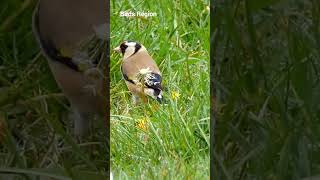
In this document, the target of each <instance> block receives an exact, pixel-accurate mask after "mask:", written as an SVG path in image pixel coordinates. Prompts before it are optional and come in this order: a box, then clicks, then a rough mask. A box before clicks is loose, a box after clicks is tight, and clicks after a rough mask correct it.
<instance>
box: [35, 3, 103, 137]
mask: <svg viewBox="0 0 320 180" xmlns="http://www.w3.org/2000/svg"><path fill="white" fill-rule="evenodd" d="M106 5H107V3H106V1H104V0H95V1H88V0H40V1H39V3H38V6H37V8H36V9H35V12H34V17H33V30H34V34H35V36H36V38H37V40H38V42H39V44H40V46H41V49H42V51H43V54H44V55H45V57H46V58H47V59H48V63H49V66H50V69H51V71H52V73H53V75H54V78H55V80H56V82H57V84H58V85H59V87H60V88H61V90H62V91H63V93H64V94H65V95H66V97H67V99H68V100H69V102H70V104H71V107H72V109H73V111H74V114H75V117H74V120H75V134H76V135H80V136H81V135H84V134H85V133H86V132H87V131H88V129H89V124H90V123H89V122H90V121H91V119H92V118H93V116H95V115H97V114H100V115H102V114H103V112H104V109H103V108H104V101H103V98H102V86H103V80H102V76H101V77H98V78H96V79H94V80H93V79H92V78H91V77H90V74H91V75H92V74H96V75H97V74H99V73H98V72H96V71H98V70H97V69H96V68H92V69H88V70H87V71H86V72H81V71H80V70H79V67H78V65H77V64H76V63H74V61H73V56H72V55H74V54H75V53H76V52H77V51H78V50H79V48H80V44H82V43H83V42H84V41H86V40H88V39H89V38H90V37H92V35H94V34H95V29H94V28H96V27H99V26H102V25H103V24H106V23H108V22H107V21H108V20H107V18H106V14H105V13H106V10H105V9H106V8H108V7H107V6H106Z"/></svg>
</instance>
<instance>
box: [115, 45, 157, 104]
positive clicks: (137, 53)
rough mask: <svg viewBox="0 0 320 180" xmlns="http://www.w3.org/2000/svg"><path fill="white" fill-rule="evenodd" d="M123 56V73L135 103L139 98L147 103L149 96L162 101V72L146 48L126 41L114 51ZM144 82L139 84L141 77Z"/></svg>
mask: <svg viewBox="0 0 320 180" xmlns="http://www.w3.org/2000/svg"><path fill="white" fill-rule="evenodd" d="M114 50H115V51H118V52H121V53H122V55H123V60H122V65H121V72H122V75H123V77H124V79H125V82H126V85H127V87H128V89H129V91H130V92H131V93H132V95H133V98H134V102H137V100H139V98H142V100H144V101H146V98H145V96H146V95H148V96H150V97H152V98H154V99H157V100H158V101H159V102H161V101H162V87H161V82H162V78H161V72H160V70H159V68H158V66H157V64H156V62H155V61H154V60H153V59H152V57H151V56H150V55H149V53H148V51H147V50H146V48H145V47H144V46H143V45H141V44H139V43H137V42H133V41H125V42H123V43H122V44H121V45H120V46H119V47H117V48H115V49H114ZM141 74H142V75H143V76H144V78H143V80H142V81H143V82H142V83H141V82H139V75H141Z"/></svg>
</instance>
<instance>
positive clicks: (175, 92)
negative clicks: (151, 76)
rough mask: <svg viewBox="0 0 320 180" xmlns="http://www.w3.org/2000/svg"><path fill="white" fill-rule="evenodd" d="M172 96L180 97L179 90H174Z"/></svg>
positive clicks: (174, 97) (173, 97)
mask: <svg viewBox="0 0 320 180" xmlns="http://www.w3.org/2000/svg"><path fill="white" fill-rule="evenodd" d="M171 97H172V99H179V97H180V93H179V92H177V91H173V92H172V93H171Z"/></svg>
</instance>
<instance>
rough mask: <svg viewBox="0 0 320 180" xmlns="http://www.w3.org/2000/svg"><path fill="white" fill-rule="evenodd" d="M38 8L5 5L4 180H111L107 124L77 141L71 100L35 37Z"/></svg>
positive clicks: (32, 0)
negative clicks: (81, 141)
mask: <svg viewBox="0 0 320 180" xmlns="http://www.w3.org/2000/svg"><path fill="white" fill-rule="evenodd" d="M36 4H37V1H36V0H24V1H21V0H10V1H9V0H3V1H1V2H0V7H1V9H0V20H1V21H0V177H1V178H2V179H9V178H12V179H37V177H41V178H45V177H51V178H53V179H70V178H73V179H101V178H106V177H105V174H106V168H107V164H108V162H107V159H106V157H107V156H106V154H107V145H106V130H105V128H104V127H105V125H104V122H103V121H97V122H95V128H94V131H93V132H94V133H93V134H92V135H91V136H90V137H87V141H85V142H83V143H78V142H77V141H75V139H74V137H73V123H72V121H70V120H69V117H68V116H69V113H68V111H69V104H68V101H66V99H65V97H64V95H63V94H62V93H61V91H60V89H59V88H58V87H57V84H56V82H55V80H54V78H53V76H52V74H51V72H50V69H49V67H48V64H47V60H46V59H45V58H44V57H43V56H42V55H41V53H40V49H39V45H38V44H37V42H36V40H35V38H34V35H33V32H32V25H31V23H32V13H33V10H34V8H35V7H36ZM52 23H54V22H52ZM8 173H10V174H11V175H10V176H9V174H8ZM18 174H19V175H18ZM38 175H41V176H38ZM1 178H0V179H1Z"/></svg>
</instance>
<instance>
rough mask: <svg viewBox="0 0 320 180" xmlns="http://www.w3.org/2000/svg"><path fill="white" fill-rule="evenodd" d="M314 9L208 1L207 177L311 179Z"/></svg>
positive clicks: (310, 5) (315, 107) (315, 114)
mask: <svg viewBox="0 0 320 180" xmlns="http://www.w3.org/2000/svg"><path fill="white" fill-rule="evenodd" d="M319 7H320V4H319V1H316V0H314V1H312V0H285V1H278V0H273V1H254V0H235V1H231V0H228V1H224V2H222V1H216V2H215V11H214V12H215V13H214V15H213V16H214V17H215V19H216V21H215V22H214V24H213V29H212V31H213V32H214V35H213V43H214V45H213V46H212V48H213V54H214V58H215V62H214V64H215V66H214V67H213V70H214V72H215V75H214V87H215V92H216V95H215V99H214V101H215V102H217V109H216V123H215V124H216V127H215V131H214V133H215V137H214V139H215V145H214V154H213V163H214V168H215V169H214V170H215V172H216V173H215V174H214V178H215V179H270V180H277V179H281V180H285V179H288V180H292V179H303V178H306V179H307V178H309V177H312V176H317V177H315V179H319V174H320V156H319V155H320V149H319V137H320V126H319V124H320V119H319V112H320V111H319V110H320V109H319V90H320V86H319V85H320V84H319V68H320V66H319V57H320V51H319V49H320V46H319V42H320V38H319V37H320V26H319V22H320V21H319V20H320V19H319V17H320V9H319Z"/></svg>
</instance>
